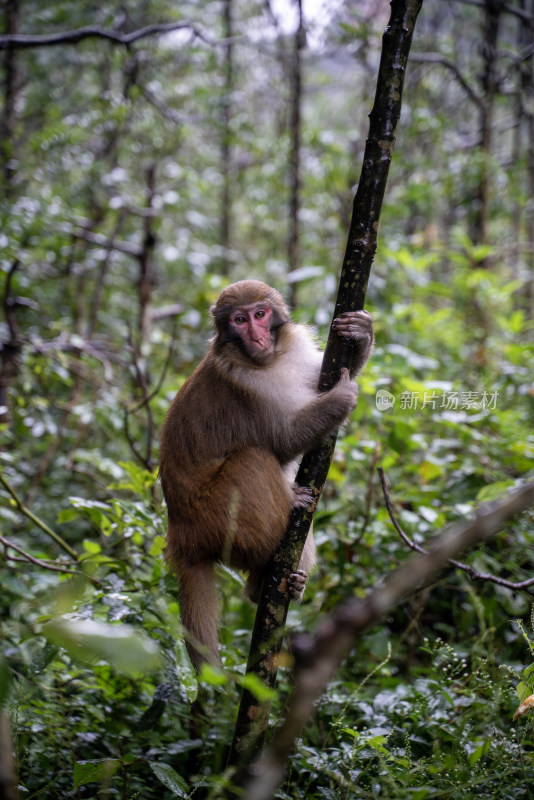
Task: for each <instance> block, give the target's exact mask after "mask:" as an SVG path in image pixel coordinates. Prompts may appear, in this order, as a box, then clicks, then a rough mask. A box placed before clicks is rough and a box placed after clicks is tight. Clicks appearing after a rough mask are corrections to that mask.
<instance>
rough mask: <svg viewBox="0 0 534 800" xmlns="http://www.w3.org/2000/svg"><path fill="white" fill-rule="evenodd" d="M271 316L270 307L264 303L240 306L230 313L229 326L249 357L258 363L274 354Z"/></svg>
mask: <svg viewBox="0 0 534 800" xmlns="http://www.w3.org/2000/svg"><path fill="white" fill-rule="evenodd" d="M272 316H273V312H272V309H271V307H270V306H268V305H266V304H265V303H253V304H252V305H250V306H240V307H239V308H236V309H234V311H232V313H231V314H230V318H229V324H230V327H231V328H232V330H233V331H234V333H236V334H237V335H238V336H239V337H240V338H241V340H242V342H243V345H244V348H245V351H246V353H247V354H248V355H249V356H250V358H252V359H253V360H254V361H258V362H259V363H266V362H267V361H269V360H270V358H271V357H272V355H273V354H274V345H275V341H274V336H273V334H272V332H271V324H272Z"/></svg>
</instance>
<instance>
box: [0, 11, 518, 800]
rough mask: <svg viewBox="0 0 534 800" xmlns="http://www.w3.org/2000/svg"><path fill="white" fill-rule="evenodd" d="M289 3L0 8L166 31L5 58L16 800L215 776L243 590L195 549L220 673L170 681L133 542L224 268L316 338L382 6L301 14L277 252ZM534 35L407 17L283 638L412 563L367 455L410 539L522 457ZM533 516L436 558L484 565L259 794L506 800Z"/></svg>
mask: <svg viewBox="0 0 534 800" xmlns="http://www.w3.org/2000/svg"><path fill="white" fill-rule="evenodd" d="M228 8H230V10H231V12H232V22H231V25H230V24H229V22H228V17H227V16H226V17H225V13H224V12H225V9H228ZM304 10H305V12H307V8H306V5H305V7H304ZM290 11H291V8H290V4H289V3H288V4H287V7H285V6H284V7H283V13H282V12H281V11H280V9H279V8H278V7H275V8H274V12H272V13H270V12H269V6H268V4H267V5H266V4H264V3H260V2H243V1H242V0H233V2H231V3H229V2H228V0H227V1H226V2H224V3H221V2H210V1H209V0H206V2H204V0H197V2H192V0H191V2H188V1H187V0H186V1H185V2H181V3H179V4H176V3H174V4H173V3H170V2H166V0H143V2H134V0H127V1H126V2H122V3H118V2H115V1H114V0H113V2H108V3H106V4H104V6H102V4H98V3H94V2H92V1H91V0H78V2H76V3H74V4H73V3H70V2H65V0H63V1H62V0H54V2H50V1H49V0H48V1H47V2H42V1H41V0H11V2H8V3H6V4H4V8H3V11H2V13H3V31H2V32H3V33H15V32H18V33H27V34H35V35H45V34H47V35H48V34H52V33H59V32H66V31H71V30H74V29H78V28H82V27H83V26H87V25H97V26H99V27H101V28H102V29H106V30H109V29H115V30H117V31H119V32H120V33H126V32H130V31H135V30H139V29H141V28H142V27H143V26H145V25H148V24H150V23H161V22H180V21H181V20H183V21H184V22H185V21H188V23H192V24H194V27H191V26H189V25H188V26H187V27H184V28H183V29H180V30H177V31H175V32H172V33H166V34H165V35H159V36H157V35H155V34H154V35H150V36H146V37H145V38H142V39H139V40H138V41H136V42H134V43H132V44H130V45H129V46H128V47H126V46H124V45H121V44H118V43H114V42H110V41H106V40H104V39H102V38H87V39H84V40H83V41H80V42H78V43H68V42H64V43H62V44H57V45H54V46H34V47H29V48H24V49H7V50H3V51H1V53H0V55H1V57H2V70H3V73H2V80H3V90H2V91H3V122H2V127H1V131H0V134H1V140H0V161H1V164H0V167H1V176H0V180H1V181H2V189H3V191H2V200H1V205H0V214H1V228H0V247H1V250H2V252H1V255H0V265H1V269H2V276H1V279H0V286H1V292H2V295H3V301H4V319H3V321H2V325H1V328H0V332H1V337H2V342H3V346H2V351H1V356H2V365H1V371H0V388H1V389H2V404H5V405H3V408H2V409H1V410H0V413H1V414H2V425H1V426H0V440H1V442H2V452H1V453H0V470H1V472H0V474H1V476H2V486H1V487H0V520H1V523H0V536H1V537H2V539H0V542H1V543H2V547H3V551H2V577H1V586H2V591H1V593H0V631H1V648H2V649H1V653H0V657H1V660H0V702H1V704H2V707H3V708H4V709H5V710H6V712H7V715H8V717H9V720H10V725H11V735H12V738H13V743H14V748H15V752H16V757H17V765H16V767H17V776H18V783H19V785H20V796H21V797H26V798H56V797H64V798H93V797H101V798H114V797H118V798H123V799H124V800H130V799H132V800H133V798H143V799H144V800H150V798H156V797H157V798H158V800H160V799H161V798H167V797H169V798H171V797H175V796H179V797H186V796H189V795H190V794H191V795H192V796H195V795H196V796H206V795H208V796H213V797H215V796H217V795H218V794H220V792H221V791H222V787H223V786H224V781H225V777H224V768H225V758H226V752H227V748H228V746H229V744H230V742H231V738H232V728H233V719H234V715H235V709H236V705H237V702H238V698H239V691H240V684H241V681H242V676H243V673H244V664H245V661H246V654H247V649H248V641H249V634H250V629H251V626H252V623H253V617H254V609H253V608H252V607H251V606H250V605H249V604H247V603H246V602H245V601H244V600H243V599H242V598H241V586H242V577H241V576H239V575H236V574H233V573H230V572H229V571H227V570H222V569H221V572H220V578H221V586H222V594H223V617H222V623H221V640H222V643H223V652H222V655H223V659H224V664H225V673H224V675H223V676H221V675H211V674H210V673H206V674H204V675H203V676H202V679H201V681H200V683H199V682H198V681H197V679H196V677H195V676H194V674H193V673H192V670H191V667H190V665H189V662H188V660H187V656H186V654H185V650H184V647H183V644H182V637H181V631H180V626H179V621H178V612H179V596H178V590H177V585H176V581H175V579H174V578H173V577H172V576H171V575H169V574H168V573H167V571H166V569H165V565H164V562H163V559H162V555H161V554H162V549H163V546H164V536H165V527H166V526H165V510H164V508H163V506H162V498H161V492H160V489H159V486H158V482H157V447H158V431H159V428H160V425H161V422H162V420H163V416H164V414H165V412H166V410H167V408H168V406H169V403H170V400H171V399H172V397H173V396H174V393H175V392H176V390H177V388H179V386H180V385H181V383H182V382H183V381H184V380H185V378H186V377H187V375H188V374H189V373H190V372H191V370H192V369H193V367H194V365H195V364H196V363H197V361H198V359H199V358H200V357H201V356H202V354H203V352H204V350H205V345H206V340H207V338H208V337H209V335H210V334H209V330H210V328H209V325H210V323H209V313H208V311H209V307H210V305H211V304H212V303H213V302H214V300H215V298H216V297H217V295H218V292H219V290H220V288H221V287H222V286H223V285H225V284H226V283H227V282H228V281H229V280H234V279H239V278H243V277H258V278H261V279H264V280H267V281H268V282H271V283H273V284H275V285H276V286H277V287H278V288H279V289H280V290H281V291H283V292H284V293H285V294H286V296H287V297H288V298H290V299H291V302H292V303H293V304H294V306H295V316H296V318H297V319H299V320H302V321H306V322H308V323H309V324H310V325H313V326H315V327H316V329H317V334H318V336H320V337H321V336H322V337H323V338H324V334H325V330H326V329H327V326H328V323H329V320H330V315H331V312H332V305H333V298H334V296H335V292H336V287H337V279H338V278H337V275H338V270H339V266H340V264H341V260H342V255H343V251H344V247H345V242H346V235H347V230H348V222H349V219H350V208H351V197H352V188H353V185H354V183H356V182H357V179H358V171H359V168H360V163H361V156H362V153H363V147H364V143H365V137H366V133H367V124H368V121H367V113H368V110H369V109H370V106H371V103H372V98H373V94H374V88H375V84H376V72H377V68H378V60H379V54H380V36H381V32H382V30H383V28H384V26H385V25H386V23H387V19H388V13H389V6H388V4H387V3H386V2H385V0H384V1H382V0H377V2H367V3H361V4H352V3H347V4H346V5H343V4H333V5H332V8H331V9H330V13H329V14H327V15H326V17H320V18H319V17H317V16H310V17H309V18H307V17H306V18H305V21H306V23H307V24H308V27H309V30H308V41H307V45H306V47H305V48H303V49H302V50H301V51H300V52H301V61H302V97H301V98H300V103H301V106H302V123H301V131H300V142H299V154H300V181H301V189H300V196H299V204H300V212H299V216H298V222H299V224H298V226H297V231H298V248H297V250H296V251H295V249H294V248H292V246H291V243H290V238H291V237H290V231H291V230H292V225H291V210H290V209H291V202H290V199H291V192H292V185H293V181H292V169H291V168H290V164H293V165H294V143H295V128H294V125H295V119H294V115H292V113H291V111H292V108H294V104H295V102H296V101H297V95H296V94H295V81H294V71H295V70H294V64H295V62H294V58H293V56H292V54H293V53H294V49H295V41H294V40H295V33H294V29H295V25H294V24H290V23H289V21H288V20H289V16H290ZM277 15H278V16H277ZM526 23H528V24H526ZM533 25H534V8H533V7H532V4H531V3H530V2H517V3H516V2H515V0H513V2H510V3H508V4H507V6H506V8H505V7H504V4H501V3H500V2H497V3H495V2H489V0H487V2H483V3H480V5H478V6H477V5H472V4H463V3H459V2H452V1H451V2H439V0H425V2H424V4H423V10H422V13H421V16H420V19H419V21H418V23H417V27H416V36H415V38H414V45H413V48H412V57H411V61H410V70H409V74H408V75H407V78H406V84H405V89H404V92H405V93H404V105H403V112H402V118H401V125H400V128H399V131H398V138H397V153H396V154H395V157H394V160H393V164H392V168H391V173H390V180H389V184H388V190H387V195H386V199H385V205H384V209H383V213H382V218H381V222H380V235H379V245H378V252H377V256H376V260H375V264H374V267H373V271H372V275H371V280H370V283H369V287H368V294H367V301H368V302H367V307H368V308H369V310H370V311H371V312H372V313H373V316H374V318H375V325H376V339H377V341H376V348H375V352H374V355H373V357H372V359H371V361H370V362H369V365H368V367H367V368H366V371H365V374H364V375H363V376H362V377H361V379H360V380H359V384H360V400H359V406H358V409H357V410H356V411H355V412H354V414H353V416H352V418H351V420H350V422H349V423H348V425H347V428H346V430H345V432H344V434H343V436H342V437H340V439H339V442H338V447H337V451H336V456H335V460H334V463H333V465H332V468H331V471H330V476H329V481H328V484H327V486H326V488H325V491H324V493H323V497H322V500H321V504H320V507H319V509H318V512H317V514H316V516H315V523H314V527H315V535H316V539H317V543H318V546H319V554H320V567H319V570H318V572H317V573H316V574H315V575H314V577H313V578H312V579H311V580H310V582H309V586H308V589H307V592H306V595H305V601H304V603H303V604H302V606H300V607H298V608H295V607H292V608H291V611H290V617H289V624H290V626H291V627H292V628H295V629H312V628H313V626H314V624H315V623H316V621H317V619H318V618H320V617H321V616H322V615H324V614H325V613H327V612H328V610H329V609H330V608H332V607H333V606H335V605H336V604H337V603H338V602H339V601H340V600H341V599H343V598H345V597H347V596H351V595H358V596H363V595H364V594H365V592H366V591H367V590H368V589H369V588H370V587H373V586H376V585H377V584H378V583H379V582H380V581H381V580H383V578H384V576H385V575H387V574H388V573H389V572H390V571H391V570H393V569H394V568H395V567H397V566H398V565H399V564H402V563H403V562H404V561H405V560H406V558H407V557H408V555H409V553H408V549H407V546H406V545H405V544H404V543H403V542H402V541H401V540H400V538H399V536H398V534H397V533H396V532H395V530H394V529H393V527H392V525H391V523H390V520H389V517H388V514H387V512H386V509H385V506H384V501H383V497H382V493H381V489H380V482H379V479H378V476H377V473H376V469H377V467H379V466H381V467H383V469H384V470H385V473H386V475H387V479H388V482H389V485H390V487H391V489H390V491H391V497H392V499H393V501H394V502H395V511H396V514H397V518H398V520H399V522H400V523H401V524H402V526H403V528H404V530H405V531H406V532H407V534H408V535H409V536H410V537H412V538H413V539H414V540H415V541H417V542H418V543H420V544H421V543H423V542H424V541H425V539H428V538H429V537H431V536H432V535H433V534H434V533H436V532H437V531H439V530H440V529H441V528H442V527H443V526H445V525H446V524H447V523H449V522H451V521H454V520H458V519H464V518H467V517H468V516H469V515H470V514H471V513H472V512H473V509H475V508H476V507H477V506H478V505H479V504H480V503H481V502H484V501H487V500H492V499H494V498H496V497H498V496H499V495H501V494H502V493H503V492H505V491H506V490H507V489H509V488H512V487H514V486H516V485H518V484H519V483H521V482H522V481H524V480H525V479H526V477H527V476H528V473H529V471H531V470H532V465H533V460H532V459H533V455H534V435H533V430H534V425H533V423H534V387H533V383H532V363H533V362H532V331H533V284H532V266H533V260H534V205H533V201H532V191H533V188H534V150H533V148H534V105H533V103H534V89H533V53H534V48H533V47H532V44H533V42H534V39H533V33H532V31H533ZM228 34H230V35H231V38H230V39H228ZM229 42H231V46H229ZM293 229H294V226H293ZM295 253H296V255H295ZM177 306H179V307H177ZM379 390H385V391H387V392H389V393H390V394H391V395H392V398H393V399H394V403H393V405H392V406H391V407H389V408H387V409H384V410H381V409H379V408H378V407H377V403H376V397H377V392H378V391H379ZM533 522H534V519H533V515H532V512H530V513H525V514H524V515H521V516H520V517H518V518H516V519H514V520H511V521H510V523H509V524H508V525H507V526H506V528H505V529H504V530H503V531H502V532H501V533H500V534H499V535H498V536H496V537H495V538H494V539H493V540H491V541H490V542H489V543H487V544H486V545H484V546H481V547H479V548H477V549H476V550H475V551H473V552H471V553H468V554H463V555H462V558H463V559H464V560H465V561H466V562H467V563H468V564H469V565H471V566H472V567H474V568H475V569H476V570H478V571H479V572H483V573H489V574H490V575H492V576H495V577H497V578H500V579H503V581H504V583H503V584H497V583H495V582H493V581H491V580H472V579H471V578H470V577H469V575H468V574H467V573H466V572H462V571H460V570H452V569H451V570H449V571H446V572H444V573H442V574H440V575H439V576H438V577H437V578H436V580H435V581H434V582H433V583H432V584H431V585H430V586H427V587H425V588H423V589H419V590H417V591H414V593H413V595H412V596H411V597H410V598H409V599H408V600H407V601H406V603H404V604H403V605H402V606H400V607H398V608H397V609H396V610H395V612H394V613H392V614H390V615H389V616H388V618H387V619H384V620H383V621H382V622H381V624H380V625H379V626H377V627H376V628H375V629H373V630H371V631H369V632H368V633H367V634H366V635H365V636H363V637H362V638H361V639H360V640H359V641H358V643H357V645H356V646H355V648H354V650H353V652H352V654H351V656H350V658H349V659H347V661H346V663H345V664H344V665H343V667H342V669H341V670H340V672H339V674H338V676H337V679H336V681H335V683H333V684H331V685H330V686H329V688H328V691H327V693H325V695H324V697H323V699H322V701H321V703H320V705H319V707H318V708H317V713H316V716H315V718H314V719H313V720H312V721H311V722H310V724H309V726H308V728H307V729H306V732H305V736H304V737H303V738H302V739H301V740H299V742H298V743H297V746H296V748H295V752H294V755H293V756H292V759H291V764H290V769H289V771H288V776H287V781H286V783H285V784H284V786H283V787H282V788H281V790H280V792H279V793H278V795H277V796H278V797H280V798H285V797H287V798H289V797H291V798H295V797H298V798H300V797H302V798H313V797H317V798H338V797H339V798H390V799H391V800H394V799H395V800H397V798H407V799H409V800H423V798H440V799H441V798H451V799H452V798H462V800H467V798H474V797H475V796H476V797H484V798H499V800H503V799H504V798H532V797H534V788H532V787H533V786H534V738H533V731H534V729H533V723H532V721H531V719H530V717H529V716H524V717H522V718H520V719H519V720H517V721H516V722H514V723H512V716H513V714H514V711H515V709H516V708H517V706H518V704H519V700H520V699H521V700H522V699H524V698H525V697H526V696H527V695H529V694H532V693H533V692H534V667H533V666H532V664H533V661H534V620H532V619H531V602H532V597H531V594H532V587H530V588H529V587H518V586H514V584H517V583H520V582H522V581H525V580H528V579H529V578H531V576H532V569H533V565H534V556H533V542H534V525H533ZM52 534H54V535H52ZM58 568H59V569H60V570H62V571H58ZM507 583H508V585H507ZM290 674H291V673H290V669H289V667H287V668H285V669H282V670H281V671H280V673H279V695H278V698H277V701H276V704H275V709H274V713H273V717H272V724H273V725H276V724H277V722H278V721H279V719H280V718H281V717H282V716H283V714H284V709H285V705H286V702H287V697H288V693H289V690H290Z"/></svg>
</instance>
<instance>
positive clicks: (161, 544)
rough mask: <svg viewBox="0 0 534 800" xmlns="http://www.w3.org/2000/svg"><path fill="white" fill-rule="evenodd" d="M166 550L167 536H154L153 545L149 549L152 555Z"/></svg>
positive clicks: (157, 554) (158, 554)
mask: <svg viewBox="0 0 534 800" xmlns="http://www.w3.org/2000/svg"><path fill="white" fill-rule="evenodd" d="M164 550H165V537H164V536H154V541H153V542H152V546H151V548H150V550H149V553H150V555H151V556H160V555H161V554H162V553H163V551H164Z"/></svg>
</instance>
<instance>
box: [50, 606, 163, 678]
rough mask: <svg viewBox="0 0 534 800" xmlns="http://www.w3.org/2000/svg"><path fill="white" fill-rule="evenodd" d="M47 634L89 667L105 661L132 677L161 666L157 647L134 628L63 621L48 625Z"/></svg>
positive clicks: (72, 620) (83, 621)
mask: <svg viewBox="0 0 534 800" xmlns="http://www.w3.org/2000/svg"><path fill="white" fill-rule="evenodd" d="M43 633H44V635H45V636H46V637H47V639H49V640H51V641H53V642H55V644H57V645H59V646H60V647H63V648H64V649H65V650H66V651H67V652H68V653H69V654H70V655H71V656H72V657H73V658H75V659H79V660H80V661H84V662H89V663H92V662H93V661H95V660H97V659H104V660H105V661H107V662H108V663H109V664H111V665H112V666H113V667H114V668H115V669H116V670H118V671H119V672H122V673H124V674H125V675H130V676H131V677H139V676H140V675H143V674H144V673H146V672H154V671H155V670H157V669H159V668H160V666H161V659H160V654H159V650H158V647H157V645H156V643H155V642H154V641H153V640H152V639H149V638H148V637H147V636H145V635H144V634H142V633H140V632H139V631H137V630H136V629H135V628H132V627H131V626H130V625H108V624H106V623H104V622H98V621H96V620H90V619H76V620H74V619H65V618H60V619H55V620H54V621H52V622H49V623H47V624H46V625H44V626H43Z"/></svg>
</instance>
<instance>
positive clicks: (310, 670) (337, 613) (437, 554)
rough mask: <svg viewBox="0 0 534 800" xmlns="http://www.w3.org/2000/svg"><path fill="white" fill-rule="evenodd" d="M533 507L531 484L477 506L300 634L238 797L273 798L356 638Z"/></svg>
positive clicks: (245, 799) (533, 486)
mask: <svg viewBox="0 0 534 800" xmlns="http://www.w3.org/2000/svg"><path fill="white" fill-rule="evenodd" d="M532 504H534V482H532V481H531V482H530V483H527V484H525V485H524V486H522V487H521V488H520V489H518V490H516V491H515V492H511V493H509V494H508V495H506V496H505V497H504V498H500V499H499V500H498V501H496V502H493V503H488V504H486V505H484V506H482V507H481V508H480V509H479V511H478V513H477V515H476V517H475V518H474V519H472V520H468V521H467V522H461V523H457V524H455V525H454V526H452V527H451V528H449V529H448V530H446V531H444V532H443V533H442V534H441V535H440V536H437V537H436V538H435V539H433V540H432V541H431V542H430V543H429V550H428V553H425V554H420V553H418V554H417V555H414V556H412V557H411V558H410V559H409V560H408V561H407V562H406V563H405V564H403V566H402V567H399V568H398V569H396V570H394V571H393V572H392V573H391V574H390V575H389V577H388V578H387V579H386V580H385V581H384V583H382V584H381V585H380V586H377V587H376V588H375V589H373V590H372V591H370V592H369V594H368V595H367V596H366V597H363V598H351V599H350V600H348V601H346V602H345V603H342V604H341V605H340V606H338V607H337V608H336V609H335V610H334V611H333V613H331V614H330V615H329V616H328V617H326V618H325V619H324V620H323V621H322V622H321V624H320V625H319V627H318V629H317V631H316V632H315V633H314V634H313V635H312V636H310V635H306V634H303V635H301V636H299V637H298V639H297V640H296V641H294V643H293V649H294V655H295V661H296V666H295V690H294V692H293V696H292V698H291V702H290V705H289V708H288V710H287V715H286V721H285V722H284V724H283V725H282V727H281V728H280V729H279V730H278V731H277V732H276V734H275V736H274V739H273V742H272V744H271V746H270V747H269V750H268V752H267V753H266V754H265V757H264V758H263V759H262V760H261V761H260V762H259V763H258V764H256V765H255V766H254V774H253V777H251V779H250V781H249V782H248V783H247V784H245V787H244V791H243V792H242V793H241V794H240V797H241V800H269V799H270V798H272V797H273V796H274V793H275V792H276V789H277V787H278V785H279V784H280V782H281V781H282V779H283V776H284V772H285V765H286V761H287V759H288V757H289V755H290V753H291V751H292V749H293V747H294V742H295V739H296V738H297V737H298V736H299V735H300V734H301V731H302V729H303V727H304V725H305V724H306V721H307V720H308V718H309V717H310V715H311V714H312V713H313V708H314V705H315V703H317V701H318V700H319V698H320V697H321V695H322V694H323V692H324V691H325V690H326V687H327V685H328V682H329V681H330V680H332V678H333V676H334V674H335V671H336V669H337V668H338V667H339V664H340V663H341V661H342V660H343V658H345V657H346V655H347V654H348V653H349V652H350V650H351V648H352V647H353V646H354V642H355V639H356V637H357V636H358V635H359V634H361V633H362V632H363V631H365V630H367V629H368V628H369V627H371V626H372V625H375V624H376V623H377V622H378V621H379V620H380V619H381V618H382V617H383V616H384V614H386V613H387V612H388V611H390V610H391V609H392V608H395V606H396V605H397V604H398V603H399V602H400V601H401V600H402V598H403V597H405V596H406V595H407V594H409V593H410V592H413V590H414V589H415V588H416V587H417V586H419V585H421V584H425V583H428V581H429V580H430V579H431V577H432V575H433V574H434V573H435V572H437V571H438V570H439V569H442V568H443V567H444V566H446V564H447V562H448V561H450V559H451V557H452V556H454V555H455V554H456V553H458V552H460V551H461V550H464V549H466V548H468V547H472V546H473V545H474V544H477V543H478V542H483V541H485V540H486V539H488V538H490V537H491V536H493V535H494V534H495V533H497V531H499V530H500V529H501V528H502V527H503V526H504V525H505V523H506V522H507V520H508V519H510V518H511V517H513V516H514V515H515V514H520V513H521V512H523V511H525V510H526V509H527V508H529V507H530V506H532Z"/></svg>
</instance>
